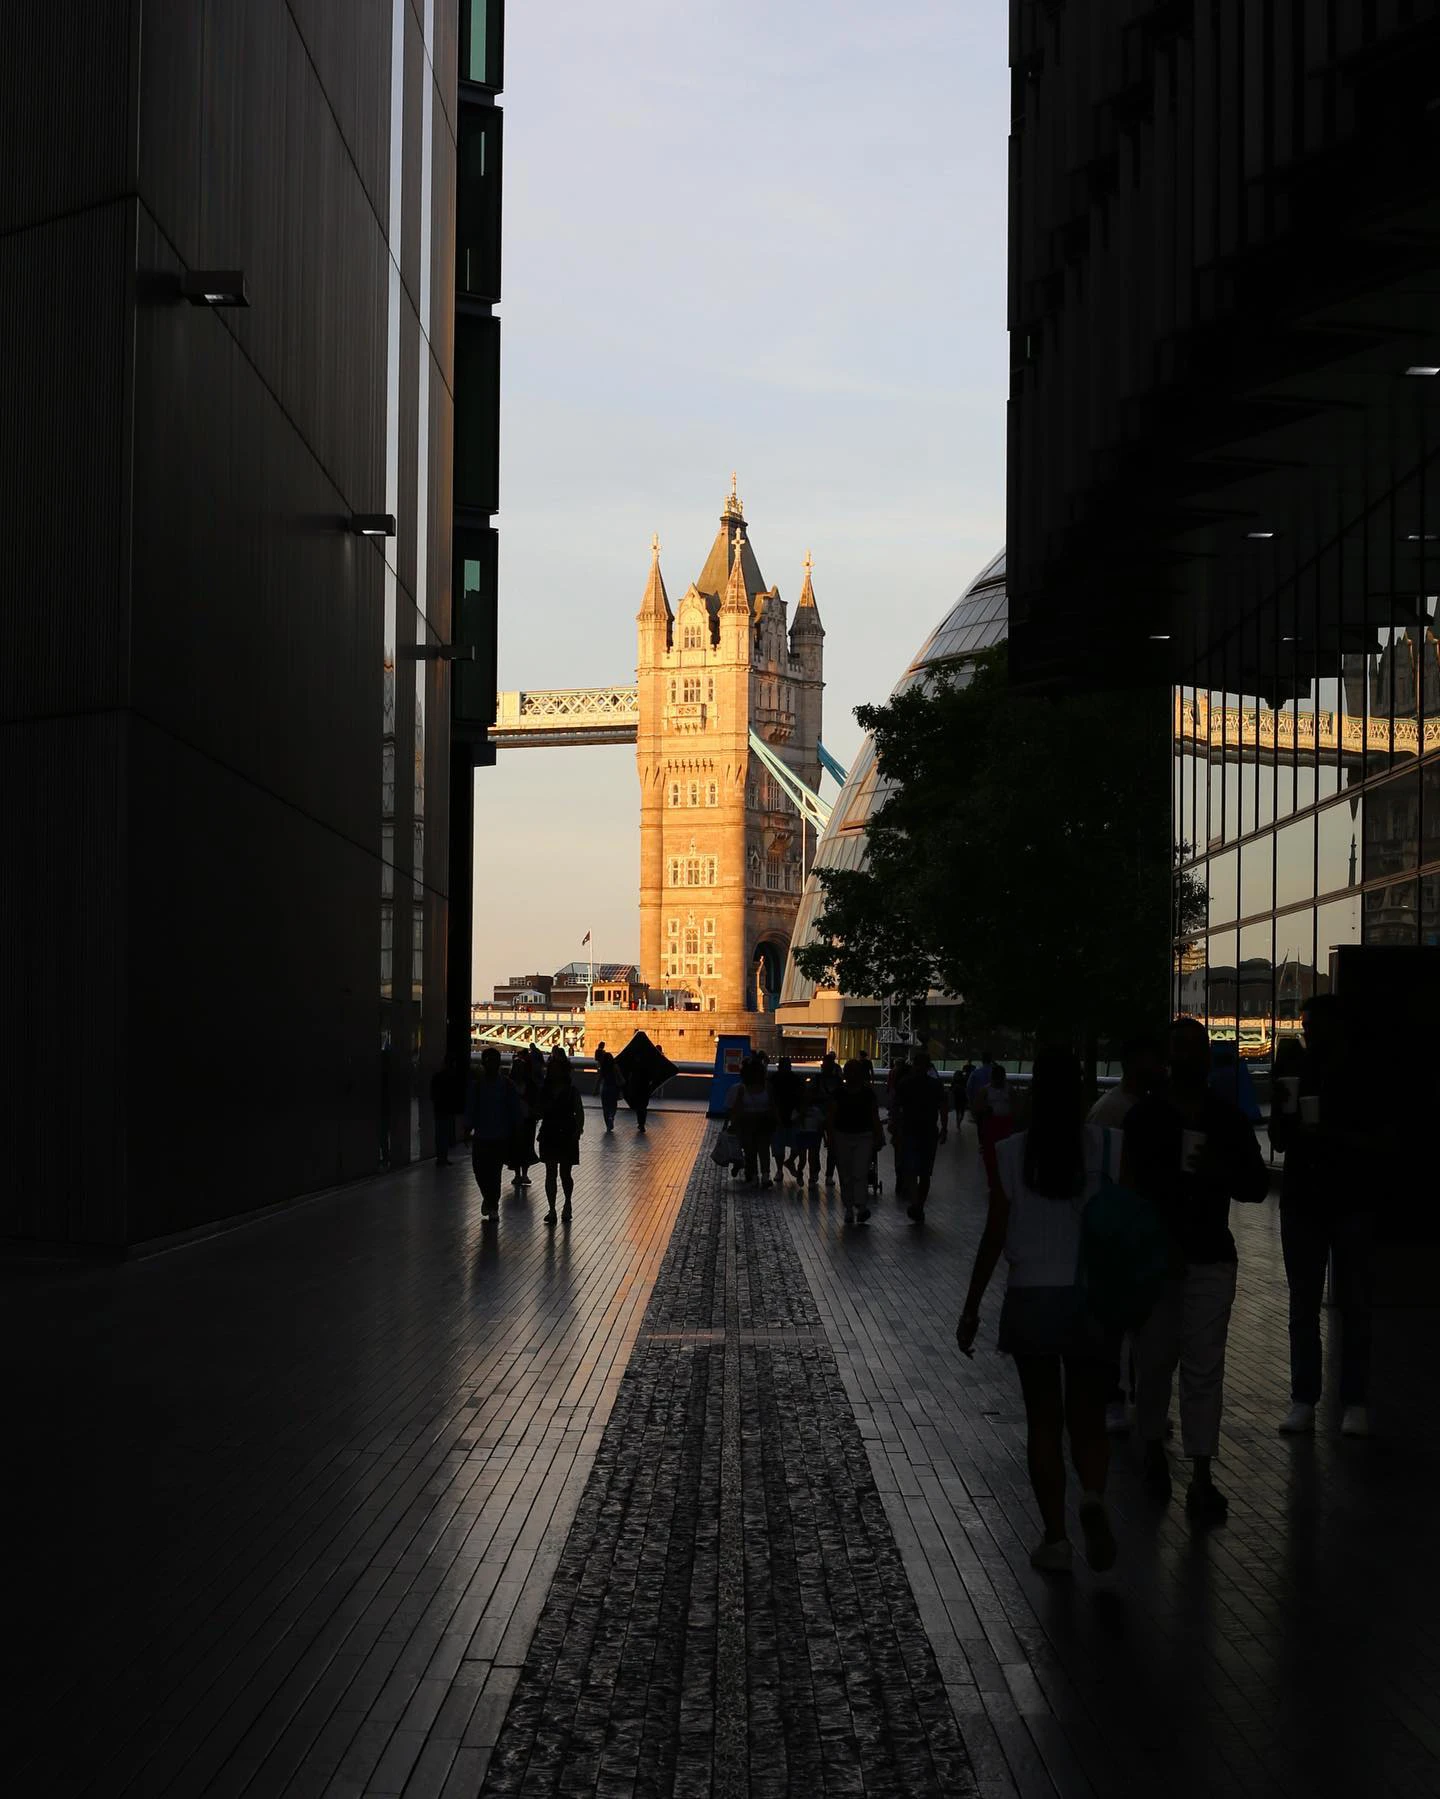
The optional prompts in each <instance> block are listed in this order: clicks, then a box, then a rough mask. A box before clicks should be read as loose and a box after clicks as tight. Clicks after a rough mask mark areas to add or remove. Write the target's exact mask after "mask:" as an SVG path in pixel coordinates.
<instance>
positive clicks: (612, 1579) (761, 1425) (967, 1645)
mask: <svg viewBox="0 0 1440 1799" xmlns="http://www.w3.org/2000/svg"><path fill="white" fill-rule="evenodd" d="M652 1118H653V1123H652V1130H651V1133H650V1135H649V1136H648V1137H647V1138H643V1139H637V1138H635V1137H634V1136H633V1134H631V1133H629V1132H628V1131H625V1130H624V1129H623V1127H622V1130H621V1132H620V1133H618V1134H617V1136H616V1137H615V1138H614V1139H601V1138H600V1137H599V1135H598V1121H597V1120H595V1119H594V1118H593V1117H592V1120H591V1131H590V1134H587V1137H586V1141H585V1159H584V1161H583V1162H582V1165H581V1170H580V1182H579V1187H578V1191H577V1206H576V1219H575V1223H574V1224H573V1226H572V1227H571V1229H570V1231H569V1232H568V1233H566V1232H564V1231H563V1230H562V1231H559V1232H556V1233H551V1232H549V1231H547V1230H545V1228H544V1227H543V1225H542V1224H541V1221H540V1220H541V1214H542V1212H543V1201H540V1200H539V1199H538V1198H537V1199H533V1200H530V1201H528V1202H527V1201H524V1200H520V1199H516V1198H513V1197H507V1199H506V1200H505V1201H504V1202H503V1203H502V1216H501V1221H500V1224H499V1227H498V1229H491V1230H488V1231H487V1230H483V1229H482V1228H481V1224H480V1220H479V1216H478V1200H477V1197H476V1195H475V1192H474V1187H473V1182H472V1181H471V1180H470V1177H469V1173H468V1170H467V1169H465V1168H463V1167H455V1168H452V1169H451V1170H449V1171H436V1170H434V1169H433V1168H429V1167H422V1168H416V1169H412V1170H407V1171H403V1172H400V1173H397V1174H394V1175H389V1176H385V1177H383V1178H380V1179H377V1180H375V1181H373V1182H369V1183H366V1184H364V1185H362V1186H361V1187H359V1188H355V1189H351V1190H349V1191H347V1192H344V1193H340V1194H337V1195H334V1196H330V1197H327V1198H324V1199H320V1200H317V1201H314V1202H311V1203H309V1204H307V1205H304V1206H301V1207H298V1208H296V1209H295V1210H294V1211H292V1212H291V1213H289V1214H288V1215H285V1216H282V1217H280V1218H276V1219H272V1220H270V1221H268V1222H263V1223H257V1224H255V1225H253V1226H250V1227H247V1228H246V1229H244V1230H240V1231H237V1232H234V1233H231V1234H230V1235H228V1236H226V1237H222V1238H219V1239H216V1240H214V1241H213V1242H210V1243H205V1244H198V1245H195V1246H193V1247H190V1248H187V1249H184V1250H180V1251H176V1252H173V1253H170V1254H167V1255H165V1256H161V1257H156V1258H153V1259H151V1260H149V1261H145V1262H141V1263H135V1264H130V1265H127V1266H123V1267H120V1268H110V1269H92V1270H88V1271H78V1270H77V1271H59V1272H57V1271H54V1270H44V1269H39V1268H19V1269H16V1268H11V1269H9V1270H7V1271H6V1273H5V1275H4V1288H5V1291H4V1296H3V1309H0V1336H3V1354H4V1366H5V1373H6V1376H7V1380H6V1392H7V1401H8V1403H7V1425H8V1429H7V1432H6V1447H7V1451H8V1452H9V1453H8V1455H7V1469H6V1494H7V1500H8V1501H9V1506H8V1508H7V1510H8V1513H9V1519H10V1532H9V1546H10V1549H11V1552H12V1553H11V1566H10V1567H9V1568H8V1569H7V1572H6V1575H5V1585H4V1592H5V1600H6V1623H7V1627H8V1629H7V1634H8V1636H9V1639H10V1642H11V1645H12V1656H11V1663H12V1671H11V1674H10V1678H9V1680H8V1681H7V1683H6V1689H5V1706H6V1710H7V1712H8V1713H9V1714H10V1717H9V1720H8V1721H7V1724H6V1727H5V1740H6V1744H7V1750H6V1757H5V1763H4V1766H5V1771H6V1774H7V1776H8V1777H9V1778H8V1779H7V1790H10V1791H14V1792H17V1793H20V1794H23V1795H25V1796H26V1799H30V1795H37V1796H39V1795H51V1794H55V1795H76V1796H77V1799H78V1796H79V1795H91V1796H94V1799H109V1796H110V1795H116V1796H119V1795H146V1796H148V1795H152V1794H153V1795H160V1794H168V1795H180V1796H182V1799H188V1796H189V1795H196V1796H199V1795H211V1794H216V1795H223V1794H241V1793H244V1794H248V1795H252V1796H260V1799H265V1796H268V1795H272V1794H274V1795H279V1794H291V1795H304V1794H311V1795H318V1794H329V1795H335V1796H342V1795H352V1796H359V1795H364V1794H375V1795H382V1794H393V1795H399V1794H405V1795H411V1796H415V1799H426V1796H429V1799H435V1796H443V1799H459V1796H460V1795H464V1796H465V1799H472V1796H473V1795H475V1794H476V1793H478V1792H479V1791H480V1789H481V1788H482V1786H486V1787H487V1788H488V1790H490V1791H493V1792H497V1793H508V1792H517V1791H518V1792H534V1791H539V1792H563V1793H566V1794H569V1793H598V1794H605V1795H610V1794H620V1793H629V1792H632V1791H633V1792H646V1793H658V1792H662V1791H664V1792H680V1793H692V1792H693V1793H702V1792H703V1793H712V1792H713V1793H716V1794H727V1795H728V1794H731V1793H735V1794H739V1793H744V1792H758V1793H771V1792H774V1793H780V1792H791V1793H800V1794H807V1793H819V1792H844V1793H856V1794H858V1793H861V1792H866V1793H870V1792H881V1793H900V1794H908V1793H912V1792H913V1793H927V1792H942V1793H956V1794H965V1793H968V1792H979V1793H980V1794H982V1795H985V1799H1001V1796H1002V1795H1003V1796H1004V1799H1016V1796H1020V1799H1056V1796H1063V1799H1071V1796H1072V1795H1073V1796H1077V1799H1081V1796H1092V1795H1093V1796H1095V1799H1132V1796H1138V1795H1142V1794H1143V1795H1146V1796H1147V1799H1148V1796H1149V1795H1153V1794H1156V1793H1168V1794H1175V1795H1180V1796H1181V1799H1189V1796H1190V1795H1194V1796H1195V1799H1199V1795H1202V1794H1204V1795H1212V1794H1213V1795H1217V1796H1220V1799H1225V1796H1228V1795H1232V1794H1233V1795H1243V1796H1245V1799H1252V1796H1253V1799H1271V1796H1272V1795H1273V1796H1275V1799H1280V1796H1282V1795H1283V1796H1285V1799H1291V1796H1293V1799H1308V1796H1309V1795H1315V1796H1316V1799H1330V1796H1331V1795H1335V1796H1336V1799H1338V1796H1339V1795H1341V1794H1345V1795H1347V1796H1348V1795H1355V1794H1360V1795H1366V1796H1367V1799H1368V1796H1369V1795H1375V1796H1376V1799H1391V1796H1392V1795H1393V1796H1395V1799H1410V1796H1411V1795H1416V1796H1418V1795H1421V1794H1423V1795H1427V1799H1428V1796H1430V1795H1434V1794H1435V1793H1437V1792H1440V1652H1437V1647H1436V1629H1435V1619H1436V1617H1437V1616H1440V1604H1437V1601H1440V1571H1437V1569H1436V1567H1435V1563H1434V1558H1433V1557H1432V1555H1431V1553H1430V1520H1431V1517H1432V1516H1433V1511H1434V1495H1435V1491H1436V1482H1437V1476H1440V1408H1437V1407H1436V1406H1435V1404H1434V1401H1433V1396H1432V1394H1431V1391H1430V1386H1431V1381H1430V1369H1431V1366H1432V1362H1433V1352H1431V1342H1432V1339H1433V1336H1434V1332H1435V1328H1436V1325H1437V1316H1436V1311H1435V1310H1434V1309H1433V1308H1431V1309H1428V1310H1411V1311H1386V1312H1384V1313H1382V1314H1381V1316H1380V1319H1379V1323H1378V1329H1377V1342H1376V1394H1377V1398H1376V1405H1375V1408H1374V1412H1375V1420H1376V1426H1377V1436H1376V1438H1375V1440H1374V1441H1372V1442H1369V1443H1353V1442H1346V1441H1343V1440H1341V1439H1339V1438H1338V1437H1337V1436H1336V1435H1335V1434H1334V1431H1333V1421H1331V1422H1330V1424H1328V1425H1327V1429H1326V1430H1325V1431H1324V1432H1323V1433H1322V1434H1321V1435H1319V1436H1318V1437H1317V1438H1316V1439H1315V1440H1314V1441H1306V1440H1300V1441H1292V1440H1285V1439H1281V1438H1279V1437H1278V1436H1277V1435H1276V1434H1275V1430H1274V1425H1275V1420H1276V1418H1277V1416H1278V1414H1279V1412H1280V1410H1281V1409H1283V1404H1284V1400H1285V1388H1286V1379H1285V1365H1286V1350H1285V1327H1284V1286H1283V1276H1282V1273H1281V1267H1280V1258H1279V1245H1278V1225H1277V1218H1276V1214H1275V1208H1274V1205H1273V1202H1272V1203H1271V1204H1267V1205H1266V1206H1264V1207H1260V1208H1253V1209H1249V1210H1246V1211H1244V1212H1242V1213H1240V1214H1239V1215H1238V1217H1237V1236H1238V1237H1239V1239H1240V1250H1241V1259H1242V1266H1241V1282H1240V1298H1239V1302H1238V1307H1237V1312H1236V1318H1235V1323H1234V1328H1233V1331H1232V1337H1231V1354H1230V1362H1229V1383H1228V1395H1227V1414H1226V1421H1225V1431H1224V1440H1223V1450H1222V1459H1221V1466H1220V1470H1219V1475H1220V1478H1221V1481H1222V1484H1223V1485H1224V1486H1225V1487H1226V1489H1227V1490H1228V1491H1229V1493H1230V1495H1231V1502H1232V1509H1231V1520H1230V1523H1229V1524H1228V1525H1227V1526H1226V1527H1224V1528H1223V1529H1221V1530H1217V1531H1213V1532H1210V1533H1208V1534H1207V1533H1203V1532H1194V1531H1192V1530H1191V1528H1190V1526H1189V1525H1188V1523H1187V1521H1186V1519H1185V1516H1184V1513H1183V1507H1182V1506H1181V1505H1180V1504H1179V1503H1178V1502H1177V1503H1174V1504H1172V1505H1171V1506H1170V1507H1169V1508H1168V1509H1166V1510H1157V1509H1156V1508H1155V1507H1154V1506H1153V1505H1152V1504H1151V1503H1150V1502H1149V1501H1148V1500H1147V1499H1146V1498H1145V1495H1144V1493H1143V1491H1142V1489H1141V1487H1140V1484H1139V1481H1138V1471H1137V1468H1136V1465H1135V1452H1134V1448H1133V1445H1132V1446H1125V1447H1122V1448H1121V1449H1120V1451H1119V1452H1118V1454H1117V1461H1116V1467H1115V1470H1114V1475H1113V1478H1112V1496H1113V1501H1114V1508H1115V1512H1116V1518H1117V1528H1118V1535H1119V1537H1120V1540H1121V1552H1122V1553H1121V1559H1120V1562H1119V1565H1118V1566H1117V1568H1116V1569H1115V1571H1114V1572H1113V1573H1112V1574H1110V1575H1107V1576H1104V1577H1096V1576H1092V1575H1091V1574H1090V1573H1089V1572H1088V1571H1086V1570H1085V1569H1083V1567H1082V1568H1080V1569H1079V1571H1078V1572H1077V1575H1076V1577H1075V1579H1074V1580H1073V1581H1071V1582H1068V1583H1066V1582H1055V1581H1047V1580H1046V1579H1045V1578H1044V1577H1042V1576H1039V1575H1036V1574H1035V1573H1034V1572H1033V1571H1032V1570H1031V1569H1030V1568H1029V1566H1028V1563H1027V1561H1026V1552H1027V1550H1028V1547H1029V1545H1030V1543H1031V1541H1032V1540H1033V1537H1034V1534H1035V1518H1034V1510H1033V1504H1032V1501H1031V1499H1030V1495H1029V1490H1028V1483H1027V1481H1026V1478H1025V1469H1024V1440H1023V1419H1022V1416H1021V1411H1020V1406H1019V1400H1018V1392H1017V1389H1016V1386H1015V1381H1014V1375H1013V1371H1012V1369H1011V1367H1010V1365H1009V1363H1008V1362H1007V1361H1006V1360H1005V1359H1004V1358H1002V1357H1000V1356H999V1355H998V1354H997V1353H995V1351H994V1350H993V1347H989V1346H990V1345H993V1328H994V1317H995V1312H996V1310H997V1309H998V1301H999V1288H998V1284H997V1287H996V1289H995V1291H994V1292H993V1293H992V1296H991V1299H990V1301H989V1302H988V1305H987V1316H986V1320H985V1325H984V1328H983V1330H982V1337H981V1349H980V1351H979V1353H978V1354H977V1356H976V1358H975V1360H974V1361H973V1362H969V1361H966V1360H965V1359H964V1358H963V1357H961V1356H959V1355H958V1354H957V1353H956V1351H955V1348H954V1344H953V1338H952V1335H951V1333H952V1331H953V1325H954V1314H955V1311H956V1309H957V1306H958V1299H959V1295H960V1292H961V1290H962V1287H963V1283H964V1280H965V1277H966V1274H967V1272H968V1267H969V1257H970V1254H971V1252H972V1250H973V1246H974V1242H975V1240H976V1237H977V1236H978V1233H979V1229H980V1225H981V1222H982V1219H983V1211H984V1204H983V1195H982V1193H981V1190H980V1183H979V1180H978V1178H977V1171H976V1166H975V1149H974V1142H973V1137H970V1136H968V1134H967V1137H966V1139H965V1140H964V1141H963V1143H962V1144H961V1145H959V1146H957V1145H955V1144H952V1145H951V1146H949V1147H948V1148H947V1149H946V1150H944V1151H942V1160H941V1165H940V1173H939V1177H938V1179H937V1183H936V1189H935V1194H934V1197H933V1198H932V1201H931V1207H930V1211H931V1217H930V1219H929V1220H928V1222H927V1224H926V1226H925V1228H924V1229H923V1231H917V1230H916V1229H915V1228H914V1227H913V1226H912V1225H910V1223H909V1222H908V1221H907V1219H906V1218H905V1216H904V1212H903V1209H902V1208H900V1207H899V1206H898V1205H897V1204H896V1203H895V1201H894V1199H893V1196H892V1195H891V1194H889V1193H887V1195H886V1198H885V1201H884V1202H883V1204H882V1205H881V1206H879V1207H878V1208H877V1209H876V1212H875V1215H874V1217H873V1219H872V1222H871V1223H870V1225H869V1226H868V1227H866V1228H865V1229H864V1230H850V1231H846V1230H845V1229H844V1228H843V1227H842V1225H841V1224H840V1222H839V1210H838V1205H836V1204H835V1203H834V1202H833V1201H832V1200H831V1199H829V1198H827V1197H826V1196H824V1195H821V1196H819V1197H818V1198H817V1199H813V1200H812V1199H809V1198H805V1197H800V1198H797V1197H796V1196H795V1191H794V1189H793V1187H789V1186H787V1188H786V1190H785V1193H784V1195H783V1197H771V1196H768V1195H767V1196H763V1197H752V1196H748V1195H742V1196H740V1197H739V1198H738V1200H737V1199H736V1198H735V1196H734V1195H733V1194H730V1193H729V1192H726V1191H723V1190H722V1188H721V1186H720V1184H719V1183H718V1181H717V1179H716V1177H715V1176H714V1175H713V1174H712V1173H711V1171H710V1165H709V1163H708V1160H703V1159H702V1160H701V1161H700V1162H699V1163H698V1165H697V1164H696V1153H697V1150H698V1149H699V1148H700V1145H701V1141H702V1133H703V1130H704V1124H703V1120H702V1119H700V1118H699V1117H698V1116H695V1115H694V1114H690V1115H685V1114H680V1113H661V1114H658V1115H652ZM888 1172H889V1170H888V1156H887V1176H888ZM203 1178H204V1171H203V1169H201V1170H197V1179H203ZM662 1262H663V1271H662ZM657 1277H658V1284H657ZM17 1651H18V1653H16V1652H17ZM957 1726H958V1728H957ZM497 1742H499V1744H500V1747H499V1748H498V1749H497V1748H496V1744H497Z"/></svg>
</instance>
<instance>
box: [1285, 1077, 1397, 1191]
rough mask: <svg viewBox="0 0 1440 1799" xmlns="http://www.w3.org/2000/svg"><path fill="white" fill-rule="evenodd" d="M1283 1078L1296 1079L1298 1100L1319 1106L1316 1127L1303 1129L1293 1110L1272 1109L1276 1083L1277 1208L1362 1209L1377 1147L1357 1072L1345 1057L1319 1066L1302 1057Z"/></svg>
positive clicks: (1372, 1178) (1371, 1180) (1371, 1182)
mask: <svg viewBox="0 0 1440 1799" xmlns="http://www.w3.org/2000/svg"><path fill="white" fill-rule="evenodd" d="M1287 1072H1288V1073H1290V1074H1298V1075H1299V1077H1300V1097H1301V1099H1318V1100H1319V1102H1320V1122H1319V1124H1314V1125H1307V1124H1302V1123H1301V1121H1300V1110H1299V1108H1298V1106H1297V1107H1296V1108H1295V1110H1294V1111H1286V1110H1284V1109H1282V1108H1281V1107H1279V1106H1277V1105H1276V1104H1275V1098H1278V1086H1279V1084H1278V1081H1277V1083H1276V1094H1275V1098H1272V1101H1271V1107H1270V1141H1271V1142H1272V1143H1273V1144H1274V1145H1275V1148H1276V1149H1277V1150H1279V1152H1280V1153H1281V1155H1283V1156H1284V1158H1285V1168H1284V1172H1283V1173H1282V1174H1281V1177H1280V1203H1281V1205H1283V1206H1296V1205H1299V1206H1309V1205H1322V1206H1330V1205H1333V1206H1339V1207H1341V1208H1343V1209H1345V1210H1347V1211H1360V1210H1363V1209H1365V1208H1366V1207H1367V1206H1368V1205H1369V1203H1370V1191H1371V1188H1372V1187H1373V1186H1374V1185H1375V1184H1376V1168H1375V1157H1376V1154H1377V1149H1378V1146H1377V1145H1376V1143H1375V1142H1374V1141H1373V1136H1374V1130H1373V1124H1372V1122H1371V1115H1370V1114H1368V1113H1367V1112H1366V1111H1365V1109H1364V1108H1365V1104H1366V1101H1365V1100H1364V1099H1362V1094H1363V1093H1364V1092H1365V1088H1364V1087H1363V1086H1362V1085H1361V1081H1360V1076H1359V1071H1358V1070H1357V1069H1356V1067H1355V1065H1354V1063H1353V1062H1351V1061H1349V1060H1348V1059H1347V1058H1345V1057H1341V1056H1336V1057H1334V1058H1332V1059H1330V1060H1329V1061H1325V1062H1322V1061H1320V1060H1319V1058H1317V1057H1316V1056H1315V1055H1313V1054H1312V1053H1311V1052H1309V1051H1304V1052H1302V1053H1301V1054H1300V1055H1299V1056H1297V1058H1296V1059H1295V1061H1294V1062H1293V1063H1292V1064H1291V1065H1290V1066H1289V1068H1288V1070H1287Z"/></svg>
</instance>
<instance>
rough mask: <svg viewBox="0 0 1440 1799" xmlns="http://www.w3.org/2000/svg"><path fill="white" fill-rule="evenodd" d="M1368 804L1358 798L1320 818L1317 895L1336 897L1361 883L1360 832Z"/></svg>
mask: <svg viewBox="0 0 1440 1799" xmlns="http://www.w3.org/2000/svg"><path fill="white" fill-rule="evenodd" d="M1363 810H1364V802H1363V801H1362V800H1361V798H1360V796H1359V795H1358V794H1357V795H1356V796H1355V798H1354V799H1353V800H1342V801H1341V802H1340V804H1339V805H1338V806H1326V807H1325V809H1324V810H1323V811H1322V812H1319V813H1317V815H1316V827H1317V839H1318V842H1317V856H1316V864H1317V873H1316V879H1315V891H1316V893H1317V894H1321V893H1335V892H1338V891H1340V890H1341V889H1343V888H1346V887H1354V886H1356V885H1357V884H1358V883H1359V880H1360V832H1361V820H1362V813H1363Z"/></svg>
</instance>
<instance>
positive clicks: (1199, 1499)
mask: <svg viewBox="0 0 1440 1799" xmlns="http://www.w3.org/2000/svg"><path fill="white" fill-rule="evenodd" d="M1185 1511H1186V1514H1187V1515H1188V1516H1189V1517H1191V1518H1193V1519H1194V1520H1195V1522H1196V1523H1197V1524H1223V1523H1224V1522H1225V1520H1226V1518H1228V1517H1229V1515H1230V1501H1229V1500H1228V1499H1227V1498H1226V1497H1225V1495H1224V1494H1223V1493H1222V1492H1221V1491H1220V1489H1219V1487H1217V1486H1215V1485H1214V1483H1213V1482H1211V1481H1208V1480H1207V1481H1198V1480H1192V1481H1191V1483H1190V1485H1189V1488H1188V1489H1187V1490H1186V1494H1185Z"/></svg>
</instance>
